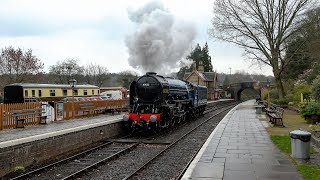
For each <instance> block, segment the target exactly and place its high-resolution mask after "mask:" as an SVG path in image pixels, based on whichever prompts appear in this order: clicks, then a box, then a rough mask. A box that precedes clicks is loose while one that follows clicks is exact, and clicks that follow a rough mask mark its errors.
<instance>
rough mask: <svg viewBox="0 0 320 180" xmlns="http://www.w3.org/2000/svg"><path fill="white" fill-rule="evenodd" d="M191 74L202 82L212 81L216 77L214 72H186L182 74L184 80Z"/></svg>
mask: <svg viewBox="0 0 320 180" xmlns="http://www.w3.org/2000/svg"><path fill="white" fill-rule="evenodd" d="M193 73H195V74H197V76H199V77H200V78H201V79H202V80H203V81H214V78H215V77H216V73H215V72H199V71H193V72H186V73H185V74H184V79H188V78H189V77H190V76H191V75H192V74H193Z"/></svg>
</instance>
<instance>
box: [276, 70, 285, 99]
mask: <svg viewBox="0 0 320 180" xmlns="http://www.w3.org/2000/svg"><path fill="white" fill-rule="evenodd" d="M275 80H276V85H277V90H278V95H279V99H283V98H284V97H285V92H284V88H283V84H282V80H281V77H280V75H275Z"/></svg>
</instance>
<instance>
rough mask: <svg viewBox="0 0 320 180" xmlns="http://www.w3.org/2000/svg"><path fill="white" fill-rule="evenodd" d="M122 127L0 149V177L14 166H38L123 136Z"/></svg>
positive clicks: (106, 128)
mask: <svg viewBox="0 0 320 180" xmlns="http://www.w3.org/2000/svg"><path fill="white" fill-rule="evenodd" d="M122 127H123V126H122V123H121V122H118V123H113V124H108V125H104V126H100V127H95V128H91V129H86V130H82V131H78V132H73V133H69V134H64V135H60V136H55V137H50V138H47V139H42V140H38V141H34V142H29V143H25V144H20V145H16V146H11V147H6V148H3V149H0V177H3V176H4V175H6V174H8V173H10V172H13V171H14V168H15V167H16V166H23V167H28V166H30V165H39V164H41V163H43V162H46V161H47V160H50V159H54V158H56V157H57V156H61V155H63V154H66V153H68V152H70V151H75V150H77V149H81V148H83V147H85V146H88V145H90V144H92V143H95V142H98V141H101V140H106V139H107V138H110V137H114V136H118V135H121V134H124V130H123V128H122Z"/></svg>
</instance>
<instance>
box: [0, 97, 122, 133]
mask: <svg viewBox="0 0 320 180" xmlns="http://www.w3.org/2000/svg"><path fill="white" fill-rule="evenodd" d="M86 103H90V104H93V106H94V108H95V109H99V108H100V109H116V108H123V107H125V106H126V105H127V104H128V100H127V99H124V100H103V101H80V102H74V111H75V118H78V117H82V116H83V113H84V112H83V110H81V108H80V104H86ZM35 108H43V109H44V115H46V116H47V117H48V119H47V121H48V122H50V121H53V119H54V118H55V117H54V116H55V114H54V112H56V111H57V109H55V110H53V108H52V107H51V106H50V105H49V104H48V103H22V104H0V130H3V129H10V128H15V127H16V119H15V117H12V111H14V110H23V109H35ZM61 110H62V112H61V114H62V119H65V120H68V119H71V117H72V102H65V103H63V109H61ZM27 116H28V118H27ZM27 116H26V118H27V120H26V121H25V123H24V125H25V126H29V125H35V124H38V123H39V117H36V115H27ZM21 118H24V117H23V116H22V117H21Z"/></svg>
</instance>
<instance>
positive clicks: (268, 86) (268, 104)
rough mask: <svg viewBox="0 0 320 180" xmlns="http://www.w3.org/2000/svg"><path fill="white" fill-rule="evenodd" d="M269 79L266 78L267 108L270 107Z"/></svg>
mask: <svg viewBox="0 0 320 180" xmlns="http://www.w3.org/2000/svg"><path fill="white" fill-rule="evenodd" d="M269 88H270V81H269V79H267V89H268V108H270V89H269Z"/></svg>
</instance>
